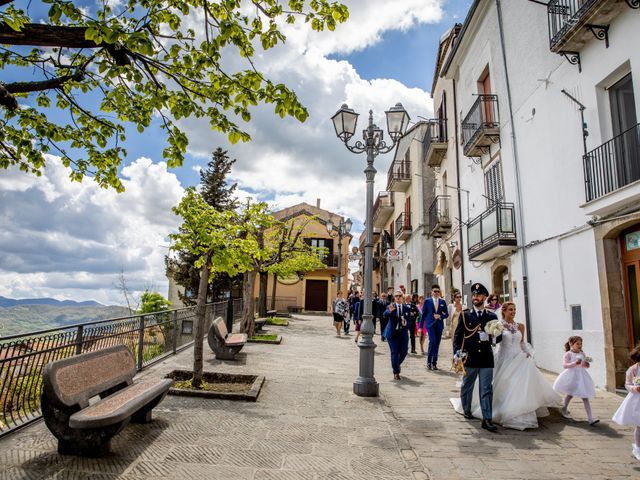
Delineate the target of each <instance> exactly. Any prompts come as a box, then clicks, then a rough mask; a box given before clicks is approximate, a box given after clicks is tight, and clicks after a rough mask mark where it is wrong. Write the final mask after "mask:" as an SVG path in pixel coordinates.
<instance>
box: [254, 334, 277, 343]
mask: <svg viewBox="0 0 640 480" xmlns="http://www.w3.org/2000/svg"><path fill="white" fill-rule="evenodd" d="M251 340H267V341H269V342H275V341H277V340H278V335H262V334H256V335H254V336H253V337H251Z"/></svg>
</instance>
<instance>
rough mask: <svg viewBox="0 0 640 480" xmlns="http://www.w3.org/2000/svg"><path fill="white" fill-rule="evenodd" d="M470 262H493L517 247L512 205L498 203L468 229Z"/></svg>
mask: <svg viewBox="0 0 640 480" xmlns="http://www.w3.org/2000/svg"><path fill="white" fill-rule="evenodd" d="M467 241H468V245H469V259H470V260H491V259H494V258H497V257H500V256H502V255H504V254H506V253H509V252H511V251H512V250H514V247H515V246H516V245H517V238H516V225H515V212H514V206H513V204H512V203H496V204H494V205H492V206H491V207H490V208H489V209H488V210H486V211H485V212H483V213H482V214H481V215H479V216H478V217H476V218H474V219H473V220H471V222H470V223H469V225H468V227H467Z"/></svg>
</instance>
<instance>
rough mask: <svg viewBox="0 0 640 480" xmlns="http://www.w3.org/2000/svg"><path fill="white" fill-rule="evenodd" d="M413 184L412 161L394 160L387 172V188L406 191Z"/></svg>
mask: <svg viewBox="0 0 640 480" xmlns="http://www.w3.org/2000/svg"><path fill="white" fill-rule="evenodd" d="M409 185H411V162H410V161H408V160H402V161H395V160H394V161H393V162H392V163H391V167H389V173H388V174H387V190H388V191H390V192H405V191H406V190H407V188H408V187H409Z"/></svg>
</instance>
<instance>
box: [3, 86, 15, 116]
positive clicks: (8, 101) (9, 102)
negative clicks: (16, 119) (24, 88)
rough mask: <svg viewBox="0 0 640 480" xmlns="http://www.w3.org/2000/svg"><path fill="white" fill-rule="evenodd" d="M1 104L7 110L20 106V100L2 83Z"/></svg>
mask: <svg viewBox="0 0 640 480" xmlns="http://www.w3.org/2000/svg"><path fill="white" fill-rule="evenodd" d="M0 105H2V106H3V107H5V108H7V110H15V109H16V108H18V101H17V100H16V98H15V97H14V96H13V95H11V94H10V93H9V91H8V90H7V89H6V88H5V86H4V85H3V84H1V83H0Z"/></svg>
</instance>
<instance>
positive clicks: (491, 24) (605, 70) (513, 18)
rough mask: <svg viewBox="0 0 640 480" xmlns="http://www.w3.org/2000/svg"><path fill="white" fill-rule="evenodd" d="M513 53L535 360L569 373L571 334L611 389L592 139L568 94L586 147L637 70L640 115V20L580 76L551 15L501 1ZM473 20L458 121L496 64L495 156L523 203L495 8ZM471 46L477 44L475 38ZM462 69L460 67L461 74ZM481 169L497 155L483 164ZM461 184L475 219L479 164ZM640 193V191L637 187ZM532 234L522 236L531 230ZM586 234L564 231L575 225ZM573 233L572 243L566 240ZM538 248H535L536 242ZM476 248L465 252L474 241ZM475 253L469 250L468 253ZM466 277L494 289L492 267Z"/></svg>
mask: <svg viewBox="0 0 640 480" xmlns="http://www.w3.org/2000/svg"><path fill="white" fill-rule="evenodd" d="M501 5H502V9H503V21H504V35H505V42H506V55H507V63H508V70H509V77H510V85H511V94H512V101H513V104H512V106H513V115H514V122H515V126H514V127H515V134H516V142H517V153H518V164H519V167H520V179H521V193H522V198H523V204H522V207H523V225H520V224H519V223H518V230H517V234H518V237H519V241H520V244H529V247H528V248H527V265H528V278H529V307H530V321H531V326H532V335H533V341H534V346H535V349H536V352H537V356H536V357H537V361H538V364H539V365H540V366H541V367H543V368H546V369H549V370H552V371H559V370H561V368H562V362H561V356H562V352H563V349H562V346H563V344H564V342H565V341H566V340H567V338H568V337H569V336H570V335H573V334H579V335H581V336H583V338H584V341H585V343H584V349H585V351H586V352H587V353H588V354H589V355H591V356H592V357H593V358H594V364H593V366H592V368H591V375H592V377H593V378H594V381H595V383H596V384H597V385H599V386H603V385H604V384H605V381H606V378H605V365H604V359H605V355H604V348H605V345H604V335H603V333H604V332H603V321H602V318H601V317H602V316H601V311H602V305H601V303H600V286H599V280H598V271H597V266H596V265H597V261H596V252H595V239H594V235H593V231H592V229H591V228H590V226H589V225H588V224H587V223H586V222H587V221H588V220H589V219H590V218H591V217H590V215H588V214H587V213H588V212H587V211H585V208H584V202H585V191H584V180H585V179H584V173H583V165H582V155H583V153H584V151H583V142H582V129H581V120H580V113H579V110H578V108H577V106H576V105H575V104H574V102H573V101H572V100H570V99H569V98H568V97H567V96H566V95H564V94H563V93H562V90H563V89H564V90H565V91H567V92H568V93H569V94H571V95H573V96H574V97H576V98H577V99H578V100H579V101H580V102H582V103H583V104H584V105H585V106H586V110H585V121H586V123H587V125H588V131H589V137H588V138H587V148H588V150H591V149H593V148H596V147H598V146H599V145H601V144H602V143H604V142H605V141H607V140H609V139H610V138H611V136H612V133H611V126H610V124H611V121H610V115H609V107H608V97H607V92H606V90H605V89H606V87H608V86H609V85H611V84H612V83H614V82H615V81H617V80H619V79H620V78H622V77H623V76H624V75H625V74H627V73H629V71H631V72H632V75H633V82H634V90H635V94H636V95H635V101H636V111H637V112H640V50H639V49H638V48H637V45H638V44H640V16H639V15H638V14H637V11H635V10H632V9H626V10H624V11H623V12H622V13H621V14H620V15H619V16H618V17H616V18H615V19H614V20H613V21H612V22H611V25H610V28H609V42H610V47H609V48H608V49H607V48H605V44H604V42H602V41H598V40H596V39H595V38H593V40H591V41H590V42H588V43H587V45H586V46H585V47H584V48H583V49H582V50H581V51H580V55H581V61H582V73H580V72H579V71H578V67H577V66H576V65H571V64H569V63H568V62H567V61H566V60H565V58H564V57H562V56H560V55H558V54H555V53H552V52H551V51H550V50H549V37H548V30H547V10H546V9H545V8H544V7H542V6H540V5H538V4H535V3H533V2H506V1H505V2H501ZM475 17H476V18H475V20H473V21H472V22H471V23H470V24H469V28H468V30H467V32H466V34H465V35H466V36H467V37H468V38H465V43H464V46H461V48H460V49H459V51H458V53H457V56H456V62H455V63H454V64H453V65H452V71H451V72H450V73H449V75H450V76H452V77H453V78H455V79H456V81H457V84H458V113H459V114H460V120H462V119H463V118H464V116H465V115H466V114H467V112H468V111H469V110H470V108H471V106H472V104H473V102H474V101H475V98H476V97H475V96H473V95H472V94H474V93H477V91H478V88H477V83H476V82H477V80H478V78H480V76H481V74H482V72H483V70H484V69H485V67H486V66H487V65H488V66H489V70H490V72H491V83H492V90H493V92H492V93H495V94H497V95H498V101H499V107H500V128H501V142H500V145H499V146H495V147H493V148H492V155H496V154H499V155H500V158H501V160H502V170H503V180H504V191H505V201H506V202H513V203H516V206H517V200H518V198H517V192H516V181H515V179H516V176H515V162H514V155H513V145H512V143H511V141H512V131H511V124H510V121H509V111H508V98H507V90H506V84H505V75H504V68H503V62H502V52H501V48H500V37H499V31H498V24H497V15H496V10H495V3H494V2H488V1H486V2H481V6H480V7H479V10H478V11H477V12H476V15H475ZM470 39H471V40H470ZM456 63H458V64H459V67H458V66H456ZM482 162H483V165H487V164H488V163H489V156H488V155H484V156H483V158H482ZM460 173H461V176H460V183H461V187H462V188H464V189H467V190H470V191H471V192H472V193H471V194H470V210H471V218H473V217H475V216H477V215H479V214H480V213H482V212H483V211H484V210H486V208H487V206H488V205H487V203H486V201H485V200H484V198H483V197H482V196H481V194H484V178H483V171H482V167H481V166H480V165H476V164H474V163H473V162H472V160H471V159H466V158H465V157H461V164H460ZM637 188H638V189H640V186H637ZM522 227H524V229H523V228H522ZM580 228H584V231H579V232H578V233H574V234H570V235H567V234H568V233H569V232H571V231H572V230H574V229H580ZM563 235H567V236H563ZM532 243H533V245H531V244H532ZM467 247H468V245H467ZM465 250H466V249H465ZM520 255H521V252H518V253H515V254H514V255H512V256H511V257H510V263H511V266H510V268H511V276H512V280H513V281H514V282H515V285H516V287H517V292H514V300H515V302H516V304H517V308H518V310H519V311H520V312H521V313H519V315H518V318H519V319H521V320H523V319H524V311H523V310H524V298H523V284H522V271H521V257H520ZM464 258H465V273H466V279H467V280H471V281H473V282H476V281H479V282H482V283H484V284H485V285H487V286H488V287H489V286H490V285H491V283H492V273H491V268H492V264H493V263H492V262H486V263H478V262H471V261H469V259H468V256H467V255H466V251H465V256H464ZM571 305H581V307H582V321H583V329H582V330H579V331H576V330H573V329H572V322H571V309H570V306H571Z"/></svg>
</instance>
